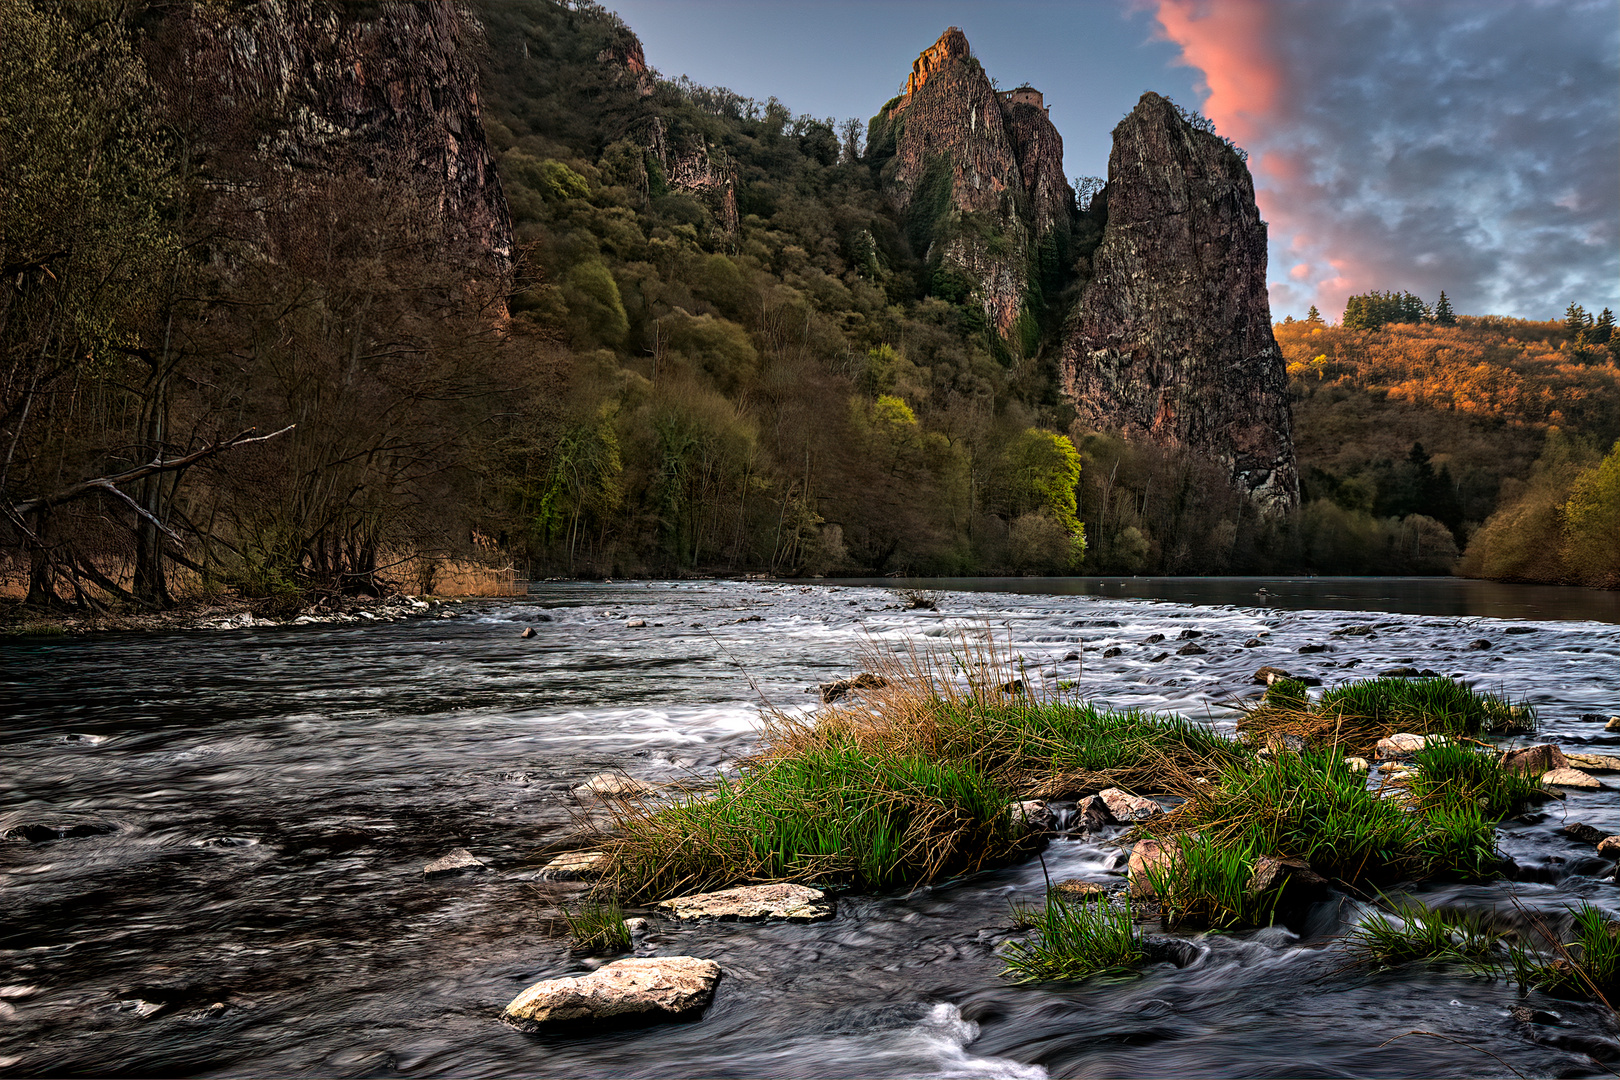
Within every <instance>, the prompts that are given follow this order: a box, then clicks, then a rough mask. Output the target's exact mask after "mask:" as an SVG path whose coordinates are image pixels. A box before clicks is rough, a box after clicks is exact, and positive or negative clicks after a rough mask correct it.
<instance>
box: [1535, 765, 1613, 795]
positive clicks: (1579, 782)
mask: <svg viewBox="0 0 1620 1080" xmlns="http://www.w3.org/2000/svg"><path fill="white" fill-rule="evenodd" d="M1541 782H1542V783H1543V784H1552V785H1553V786H1555V787H1569V788H1581V789H1583V790H1585V791H1596V790H1598V789H1599V788H1601V787H1602V786H1603V785H1602V784H1600V783H1598V779H1597V777H1595V776H1588V775H1587V774H1586V773H1583V772H1581V770H1579V769H1553V770H1552V771H1550V772H1547V773H1543V774H1542V777H1541Z"/></svg>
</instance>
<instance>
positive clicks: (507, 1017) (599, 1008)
mask: <svg viewBox="0 0 1620 1080" xmlns="http://www.w3.org/2000/svg"><path fill="white" fill-rule="evenodd" d="M719 981H720V965H719V964H717V963H715V962H714V961H713V960H700V959H698V958H696V957H693V956H645V957H643V956H637V957H630V958H627V959H624V960H615V961H614V962H613V963H611V964H604V965H603V966H602V967H600V968H597V969H596V970H595V971H593V972H591V973H590V974H589V975H576V976H571V977H567V978H561V979H546V980H545V981H543V982H537V983H535V984H534V985H533V986H531V987H529V988H528V989H527V990H525V991H523V993H521V994H519V995H518V996H517V997H515V998H513V999H512V1003H511V1004H510V1005H508V1006H507V1007H506V1012H505V1013H503V1014H502V1016H501V1019H502V1020H504V1021H506V1022H507V1023H509V1024H513V1025H514V1026H517V1027H523V1028H531V1027H544V1026H547V1025H553V1024H601V1023H611V1022H613V1021H622V1020H636V1019H647V1018H649V1017H650V1018H653V1019H665V1020H676V1019H680V1018H683V1017H687V1016H693V1015H695V1014H697V1013H699V1012H701V1011H702V1010H703V1009H704V1008H706V1007H707V1006H708V1004H709V1002H710V1001H712V1000H714V986H715V983H717V982H719Z"/></svg>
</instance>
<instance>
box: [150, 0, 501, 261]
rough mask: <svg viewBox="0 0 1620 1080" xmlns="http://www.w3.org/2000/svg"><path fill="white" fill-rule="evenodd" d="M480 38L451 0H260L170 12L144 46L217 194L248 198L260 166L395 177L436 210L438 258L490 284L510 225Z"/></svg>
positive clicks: (434, 224)
mask: <svg viewBox="0 0 1620 1080" xmlns="http://www.w3.org/2000/svg"><path fill="white" fill-rule="evenodd" d="M154 10H159V9H154ZM481 33H482V31H481V28H480V27H479V25H478V24H477V22H476V21H475V20H474V19H473V17H472V16H471V15H470V14H469V13H468V12H467V11H466V10H465V9H464V8H463V7H462V6H461V5H459V4H456V3H454V2H452V0H426V2H423V3H378V4H366V5H343V4H301V3H293V2H290V0H258V2H257V3H252V4H247V5H241V6H238V5H213V4H185V5H176V6H174V7H172V8H168V9H166V14H165V15H164V17H163V18H162V19H161V20H159V21H156V22H154V23H152V24H150V25H149V26H148V27H147V29H146V32H145V34H144V38H143V49H144V51H145V53H146V57H147V65H148V67H149V69H150V70H152V71H153V72H154V73H157V74H158V75H159V80H158V81H159V85H160V89H161V90H162V92H163V96H164V97H165V98H166V102H165V105H166V107H167V110H168V111H169V112H170V113H171V114H173V115H175V116H176V117H178V118H180V120H181V122H182V123H183V124H185V125H187V126H188V127H189V128H190V129H191V130H190V134H191V135H192V137H193V138H195V140H196V143H195V149H196V150H197V151H198V152H199V153H200V154H201V156H202V160H201V161H200V162H199V166H200V168H201V170H202V172H204V173H205V174H207V175H208V176H209V177H210V178H211V179H212V181H213V187H214V189H215V190H216V191H239V192H241V193H242V194H244V195H247V196H248V197H249V204H251V201H252V199H251V196H252V194H253V192H254V190H255V189H256V188H258V187H259V186H260V183H261V181H260V179H259V178H258V173H257V170H259V169H261V168H262V167H263V166H264V165H266V164H268V165H269V166H270V167H271V168H275V169H280V170H282V171H283V172H284V173H289V174H295V175H296V174H300V173H302V174H307V175H310V176H325V175H337V176H343V175H346V174H350V173H355V174H360V175H364V176H368V177H371V178H378V177H384V176H386V177H390V178H392V179H395V180H398V181H402V182H403V183H404V184H405V185H407V186H409V187H410V188H412V189H413V190H414V191H415V193H416V195H417V197H418V199H419V200H420V201H421V202H422V204H423V205H424V206H426V207H428V208H429V209H430V211H431V212H433V214H434V217H435V218H436V220H435V221H433V222H432V223H431V227H433V228H434V229H436V230H437V231H438V233H439V235H440V236H441V237H442V241H443V246H444V252H443V255H444V257H445V258H446V259H450V260H454V261H456V262H459V263H462V264H465V266H466V268H467V270H468V271H469V272H470V274H471V275H472V277H473V278H475V279H482V280H486V281H493V280H495V279H496V278H498V277H499V276H500V275H501V274H503V273H504V272H505V271H506V269H507V268H508V266H509V265H510V261H511V256H512V227H511V220H510V216H509V214H508V211H507V206H506V200H505V197H504V196H503V194H502V191H501V185H500V180H499V179H498V178H497V176H496V172H495V163H494V159H493V158H492V157H491V154H490V149H489V144H488V141H487V139H486V137H485V134H484V128H483V123H482V120H481V118H480V109H479V98H478V70H477V66H476V64H475V62H474V58H473V47H474V46H475V45H476V43H477V42H478V41H479V40H480V38H481Z"/></svg>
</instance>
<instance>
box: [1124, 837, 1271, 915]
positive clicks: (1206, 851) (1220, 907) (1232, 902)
mask: <svg viewBox="0 0 1620 1080" xmlns="http://www.w3.org/2000/svg"><path fill="white" fill-rule="evenodd" d="M1169 843H1170V844H1171V846H1172V847H1173V848H1174V850H1175V853H1176V858H1175V861H1174V862H1173V863H1171V864H1170V865H1169V866H1168V867H1162V868H1159V869H1156V870H1150V871H1149V872H1148V880H1149V882H1150V883H1151V884H1152V886H1153V892H1154V895H1155V896H1157V897H1158V898H1159V904H1160V906H1161V908H1162V910H1163V912H1164V917H1165V922H1166V923H1167V924H1168V925H1170V926H1172V927H1174V926H1183V925H1185V926H1196V927H1202V928H1209V929H1212V930H1228V929H1232V928H1234V927H1239V926H1266V925H1268V924H1269V923H1271V922H1272V918H1273V915H1274V914H1275V911H1276V907H1277V900H1278V894H1277V892H1276V891H1275V890H1272V891H1268V892H1265V893H1259V894H1255V893H1250V892H1249V891H1248V886H1249V877H1250V875H1251V874H1253V873H1254V863H1255V858H1256V856H1257V853H1256V852H1255V850H1254V849H1253V848H1251V847H1247V846H1244V845H1241V844H1238V845H1231V844H1220V843H1217V842H1215V841H1213V840H1211V839H1209V838H1208V837H1204V836H1187V835H1183V836H1178V837H1175V838H1173V839H1172V840H1170V841H1169Z"/></svg>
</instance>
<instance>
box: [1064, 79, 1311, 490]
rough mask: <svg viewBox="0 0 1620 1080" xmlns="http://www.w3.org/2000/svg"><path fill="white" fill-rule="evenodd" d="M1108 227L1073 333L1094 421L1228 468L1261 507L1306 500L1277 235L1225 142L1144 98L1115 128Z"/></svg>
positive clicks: (1078, 377) (1071, 375)
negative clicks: (1280, 299)
mask: <svg viewBox="0 0 1620 1080" xmlns="http://www.w3.org/2000/svg"><path fill="white" fill-rule="evenodd" d="M1106 196H1107V207H1108V224H1107V227H1106V229H1105V231H1104V233H1103V239H1102V243H1101V245H1100V246H1099V247H1098V249H1097V251H1096V252H1095V253H1094V255H1093V257H1092V267H1093V276H1092V280H1091V283H1090V285H1089V286H1088V287H1087V288H1086V291H1085V293H1084V295H1083V296H1082V297H1081V300H1080V303H1079V305H1078V307H1077V309H1076V310H1075V311H1074V312H1073V313H1072V315H1071V317H1070V321H1069V324H1068V325H1067V327H1066V329H1065V334H1064V343H1063V352H1062V357H1061V361H1060V365H1061V372H1062V377H1063V384H1064V389H1065V391H1066V392H1067V394H1068V396H1069V398H1070V400H1071V401H1072V402H1073V403H1074V405H1075V408H1076V409H1077V410H1078V412H1079V413H1080V416H1081V417H1082V419H1083V420H1085V421H1086V422H1088V423H1091V424H1093V425H1095V426H1097V427H1101V428H1111V429H1117V430H1121V431H1123V432H1124V433H1125V434H1126V435H1127V436H1129V437H1133V438H1146V439H1150V440H1152V441H1153V442H1156V443H1159V444H1161V445H1166V446H1177V447H1186V448H1188V449H1190V450H1192V451H1193V452H1195V453H1198V454H1201V455H1207V456H1211V457H1214V458H1216V459H1218V460H1221V461H1223V462H1225V463H1227V464H1228V465H1229V466H1230V467H1231V469H1232V473H1233V476H1234V478H1235V479H1236V480H1237V482H1238V483H1239V484H1240V485H1241V486H1242V487H1244V488H1245V489H1246V490H1248V491H1249V492H1250V493H1251V494H1252V496H1253V498H1254V500H1255V501H1256V502H1257V503H1258V504H1260V505H1261V506H1262V507H1263V508H1265V509H1267V510H1272V511H1282V510H1288V509H1291V508H1293V507H1295V506H1297V505H1298V503H1299V477H1298V474H1297V471H1296V468H1295V463H1294V451H1293V443H1292V437H1291V433H1290V421H1289V411H1288V382H1287V374H1286V371H1285V369H1284V365H1283V358H1282V352H1281V350H1279V349H1278V347H1277V342H1276V339H1275V337H1274V336H1273V335H1272V331H1271V305H1270V301H1269V299H1268V297H1267V293H1266V226H1265V222H1263V221H1261V220H1260V213H1259V210H1258V208H1257V207H1256V205H1255V200H1254V183H1253V181H1252V179H1251V178H1250V176H1249V170H1248V166H1247V165H1246V164H1245V163H1244V162H1243V160H1242V159H1241V158H1240V157H1239V156H1238V154H1237V152H1236V151H1235V150H1234V149H1233V148H1232V147H1231V146H1230V145H1228V144H1227V143H1226V142H1225V140H1223V139H1221V138H1220V137H1219V136H1217V135H1214V134H1212V133H1209V132H1205V131H1200V130H1198V129H1196V128H1194V127H1193V126H1192V125H1191V124H1189V123H1188V122H1187V121H1186V120H1184V119H1183V118H1182V116H1181V115H1180V113H1179V112H1178V111H1177V109H1176V107H1175V106H1174V105H1173V104H1172V103H1171V102H1169V101H1167V100H1166V99H1165V98H1162V97H1160V96H1159V95H1157V94H1151V93H1150V94H1144V95H1143V96H1142V100H1141V101H1140V102H1139V103H1138V104H1137V106H1136V108H1135V109H1134V110H1132V112H1131V113H1130V115H1129V116H1127V117H1126V118H1125V119H1124V120H1123V121H1121V123H1120V124H1119V126H1118V127H1116V128H1115V129H1114V147H1113V152H1112V153H1111V154H1110V156H1109V159H1108V187H1107V189H1106Z"/></svg>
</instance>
